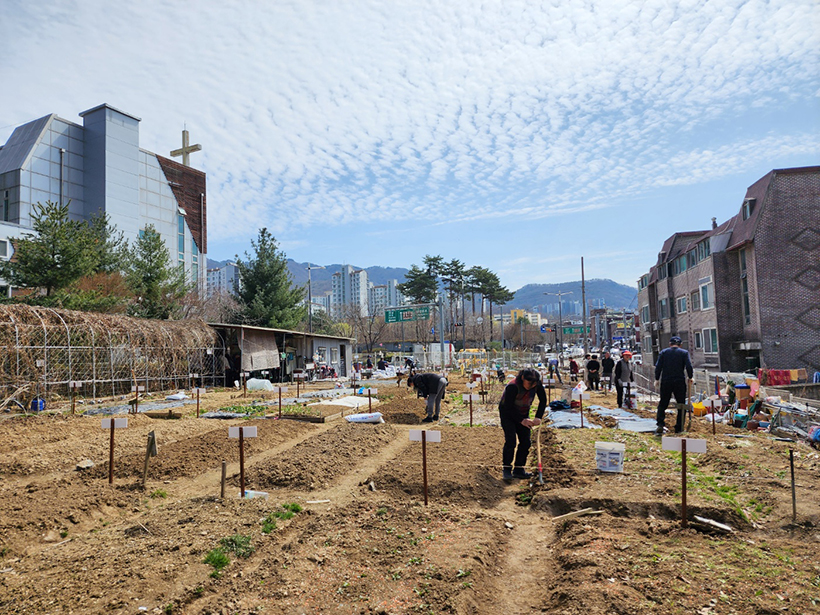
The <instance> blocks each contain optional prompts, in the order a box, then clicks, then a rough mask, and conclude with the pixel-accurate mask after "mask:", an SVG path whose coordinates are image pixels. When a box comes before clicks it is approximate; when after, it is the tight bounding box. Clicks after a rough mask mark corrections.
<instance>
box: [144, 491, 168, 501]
mask: <svg viewBox="0 0 820 615" xmlns="http://www.w3.org/2000/svg"><path fill="white" fill-rule="evenodd" d="M148 497H149V498H152V499H157V498H167V497H168V492H167V491H165V489H156V490H154V491H153V492H151V495H149V496H148Z"/></svg>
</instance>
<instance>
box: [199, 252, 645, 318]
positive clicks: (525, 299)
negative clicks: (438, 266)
mask: <svg viewBox="0 0 820 615" xmlns="http://www.w3.org/2000/svg"><path fill="white" fill-rule="evenodd" d="M227 262H228V261H227V260H225V261H215V260H212V259H210V258H209V259H208V267H209V268H214V267H221V266H223V265H224V264H225V263H227ZM342 266H343V265H340V264H338V263H337V264H333V265H325V268H324V269H316V268H313V267H312V268H311V270H310V285H311V290H312V292H313V294H314V296H321V295H324V294H326V293H329V292H330V289H331V288H330V285H331V282H330V278H331V276H333V274H334V273H336V272H337V271H341V269H342ZM352 267H353V268H354V269H361V267H357V266H356V265H352ZM288 270H289V271H290V275H291V276H292V277H293V283H294V284H296V285H297V286H302V285H305V284H307V279H308V272H307V263H297V262H296V261H295V260H293V259H291V258H289V259H288ZM364 270H365V271H367V276H368V279H369V280H370V281H371V282H373V284H386V283H387V281H388V280H393V279H396V280H398V281H399V282H400V283H401V282H403V281H404V274H405V273H407V271H408V270H407V269H405V268H404V267H379V266H374V267H364ZM559 291H560V292H564V293H565V292H569V291H572V294H571V295H567V296H565V297H564V300H565V301H580V300H581V281H580V280H578V281H577V282H563V283H561V284H527V285H526V286H524V287H522V288H520V289H518V290H517V291H516V292H515V297H514V298H513V300H512V301H510V303H508V304H507V307H515V308H522V309H525V310H528V311H533V309H534V308H535V309H536V311H540V312H544V309H543V306H544V305H546V304H550V303H557V302H558V297H550V296H545V295H544V293H557V292H559ZM586 294H587V301H589V304H590V305H592V306H593V307H595V306H598V305H602V306H603V305H605V306H606V307H611V308H614V309H621V308H627V309H628V308H633V309H634V308H635V298H636V297H637V294H638V291H637V289H636V288H634V287H632V286H627V285H626V284H618V283H617V282H613V281H612V280H600V279H594V280H587V281H586Z"/></svg>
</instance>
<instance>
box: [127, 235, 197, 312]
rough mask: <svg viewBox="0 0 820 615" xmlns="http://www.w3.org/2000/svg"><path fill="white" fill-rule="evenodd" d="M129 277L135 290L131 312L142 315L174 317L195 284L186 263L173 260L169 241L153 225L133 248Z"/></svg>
mask: <svg viewBox="0 0 820 615" xmlns="http://www.w3.org/2000/svg"><path fill="white" fill-rule="evenodd" d="M129 257H130V258H129V262H128V264H127V266H126V275H125V277H126V281H127V283H128V286H129V287H130V289H131V291H132V292H133V293H134V301H133V302H132V304H131V305H130V306H129V308H128V313H129V314H130V315H132V316H139V317H141V318H161V319H166V318H174V317H176V316H177V315H178V314H179V311H180V308H181V305H182V299H183V298H184V297H185V294H186V293H187V292H188V291H189V290H190V289H191V286H192V285H189V284H187V283H186V282H185V272H184V270H183V269H182V267H179V266H175V265H173V264H172V263H171V256H170V254H169V252H168V248H167V247H166V246H165V242H164V241H163V240H162V237H160V234H159V233H158V232H157V231H156V229H155V228H154V227H153V225H150V224H149V225H148V226H147V227H146V228H145V230H144V231H142V232H141V233H140V236H139V238H138V239H137V242H136V243H135V244H134V247H133V249H131V250H130V251H129Z"/></svg>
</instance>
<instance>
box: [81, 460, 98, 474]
mask: <svg viewBox="0 0 820 615" xmlns="http://www.w3.org/2000/svg"><path fill="white" fill-rule="evenodd" d="M93 467H94V462H93V461H91V460H90V459H83V460H82V461H81V462H80V463H78V464H77V471H78V472H82V471H83V470H90V469H91V468H93Z"/></svg>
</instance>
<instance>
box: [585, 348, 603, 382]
mask: <svg viewBox="0 0 820 615" xmlns="http://www.w3.org/2000/svg"><path fill="white" fill-rule="evenodd" d="M586 368H587V384H588V385H589V388H590V390H593V391H597V390H598V384H599V382H600V381H601V364H600V363H598V355H597V354H594V355H592V358H591V359H590V360H589V361H587V364H586Z"/></svg>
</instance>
